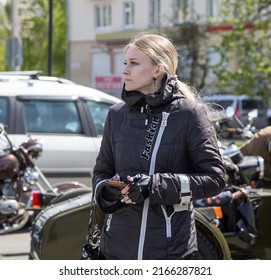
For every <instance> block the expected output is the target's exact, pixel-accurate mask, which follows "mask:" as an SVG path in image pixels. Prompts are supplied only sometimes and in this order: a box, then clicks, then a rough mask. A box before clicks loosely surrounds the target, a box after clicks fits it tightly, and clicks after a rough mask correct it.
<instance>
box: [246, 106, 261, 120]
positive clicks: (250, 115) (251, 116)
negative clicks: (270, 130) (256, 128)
mask: <svg viewBox="0 0 271 280" xmlns="http://www.w3.org/2000/svg"><path fill="white" fill-rule="evenodd" d="M258 114H259V111H258V109H254V110H252V111H250V112H248V120H249V122H251V121H253V120H255V119H256V118H258Z"/></svg>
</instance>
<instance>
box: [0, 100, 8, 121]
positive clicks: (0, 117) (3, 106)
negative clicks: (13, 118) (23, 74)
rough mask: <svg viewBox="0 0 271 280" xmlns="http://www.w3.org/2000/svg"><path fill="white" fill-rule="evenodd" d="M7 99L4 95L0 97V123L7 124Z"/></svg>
mask: <svg viewBox="0 0 271 280" xmlns="http://www.w3.org/2000/svg"><path fill="white" fill-rule="evenodd" d="M7 119H8V99H7V98H6V97H1V98H0V123H3V124H5V125H8V123H7V122H8V120H7Z"/></svg>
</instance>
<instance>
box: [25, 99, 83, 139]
mask: <svg viewBox="0 0 271 280" xmlns="http://www.w3.org/2000/svg"><path fill="white" fill-rule="evenodd" d="M23 105H24V124H25V128H26V131H27V132H42V133H68V134H78V133H79V134H80V133H82V126H81V122H80V117H79V115H78V111H77V107H76V104H75V102H73V101H40V100H37V101H36V100H31V101H25V102H23Z"/></svg>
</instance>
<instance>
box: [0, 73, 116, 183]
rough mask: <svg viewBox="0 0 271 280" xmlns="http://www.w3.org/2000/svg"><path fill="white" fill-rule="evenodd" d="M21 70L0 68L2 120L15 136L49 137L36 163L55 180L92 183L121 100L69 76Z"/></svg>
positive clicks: (13, 138)
mask: <svg viewBox="0 0 271 280" xmlns="http://www.w3.org/2000/svg"><path fill="white" fill-rule="evenodd" d="M19 74H20V75H18V73H15V74H14V73H13V74H12V73H7V72H5V73H2V74H1V72H0V122H1V123H3V124H5V125H6V126H7V131H8V134H9V136H10V139H11V141H12V142H13V144H14V145H15V146H17V145H19V144H20V143H22V142H23V141H24V140H25V139H26V138H27V136H28V135H31V136H32V137H34V138H37V139H41V140H42V141H43V154H42V156H41V157H40V158H39V159H38V160H37V162H36V163H37V165H38V166H39V168H40V169H41V170H42V172H43V173H44V175H45V176H46V177H47V178H48V179H49V181H51V183H54V184H55V183H59V182H63V181H67V180H69V181H70V180H76V181H78V182H81V183H84V184H87V185H90V174H91V170H92V167H93V166H94V164H95V160H96V156H97V154H98V151H99V147H100V142H101V139H102V134H103V126H104V121H105V118H106V115H107V112H108V110H109V107H110V106H111V105H113V104H115V103H118V102H120V101H121V100H120V99H118V98H116V97H114V96H111V95H109V94H106V93H104V92H101V91H98V90H96V89H93V88H89V87H85V86H82V85H78V84H75V83H73V82H72V81H69V80H66V79H62V78H57V77H46V76H40V75H39V73H38V72H27V73H24V72H20V73H19Z"/></svg>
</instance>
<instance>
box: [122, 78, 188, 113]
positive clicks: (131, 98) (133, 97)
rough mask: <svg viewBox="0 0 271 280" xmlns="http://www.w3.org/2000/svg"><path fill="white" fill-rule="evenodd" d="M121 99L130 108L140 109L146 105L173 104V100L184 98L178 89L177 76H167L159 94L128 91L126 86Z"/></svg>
mask: <svg viewBox="0 0 271 280" xmlns="http://www.w3.org/2000/svg"><path fill="white" fill-rule="evenodd" d="M121 97H122V99H123V101H124V102H125V103H126V104H127V105H128V106H129V107H133V108H139V107H141V106H143V105H146V104H148V105H150V106H151V107H158V106H161V105H164V104H167V103H169V102H171V101H172V100H173V99H176V98H182V97H183V94H182V93H181V92H180V90H179V89H178V86H177V76H169V75H165V76H164V78H163V80H162V86H161V88H160V89H159V91H158V92H154V93H149V94H143V93H141V92H139V91H126V90H125V84H124V85H123V89H122V96H121Z"/></svg>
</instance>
